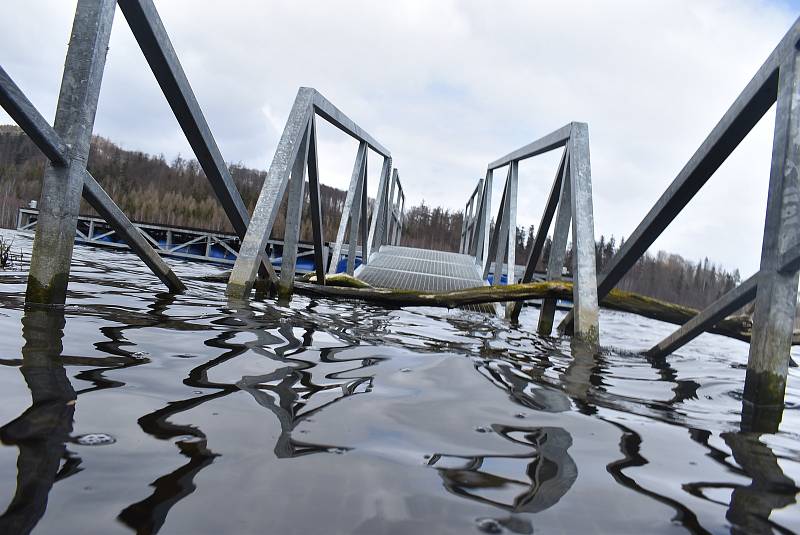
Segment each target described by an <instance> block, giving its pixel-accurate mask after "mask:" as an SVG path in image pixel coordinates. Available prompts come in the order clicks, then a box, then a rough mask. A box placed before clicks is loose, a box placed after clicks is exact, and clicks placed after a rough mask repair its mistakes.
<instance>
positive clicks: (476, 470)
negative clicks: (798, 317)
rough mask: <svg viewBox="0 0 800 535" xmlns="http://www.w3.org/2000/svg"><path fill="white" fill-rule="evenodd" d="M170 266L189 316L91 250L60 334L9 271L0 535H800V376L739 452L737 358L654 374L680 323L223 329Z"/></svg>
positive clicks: (349, 312)
mask: <svg viewBox="0 0 800 535" xmlns="http://www.w3.org/2000/svg"><path fill="white" fill-rule="evenodd" d="M17 244H18V245H19V246H20V247H22V248H23V249H25V250H29V248H30V240H29V239H28V238H23V237H18V238H17ZM171 263H172V264H173V265H175V267H176V271H177V272H178V274H179V275H180V276H182V277H185V278H186V279H187V280H188V282H189V286H190V291H189V292H188V293H187V294H185V295H180V296H169V295H166V294H163V293H159V292H161V286H160V284H159V283H158V281H157V280H156V279H155V278H154V277H152V276H150V275H148V274H147V272H146V271H145V268H144V267H143V266H142V265H140V264H139V263H138V261H137V260H136V259H135V258H134V257H132V256H131V255H128V254H125V253H118V252H110V251H106V250H98V249H92V248H87V247H77V248H76V252H75V261H74V264H73V266H74V267H73V280H72V283H71V285H70V295H69V300H68V306H67V308H66V311H65V312H63V313H60V314H59V313H52V312H44V311H30V310H29V311H27V312H26V311H24V310H23V306H22V296H23V294H24V284H23V279H22V275H23V274H24V273H25V271H26V270H27V266H26V265H24V264H23V265H21V266H19V268H18V269H17V270H15V271H10V272H5V273H3V274H0V303H1V304H2V310H1V311H0V396H1V397H0V425H2V427H1V428H0V439H2V447H0V513H2V516H0V533H4V534H5V533H16V532H26V531H28V530H30V529H33V531H34V532H35V533H102V534H108V533H130V532H136V533H155V532H161V533H179V534H183V533H186V534H190V533H214V534H216V533H298V534H309V533H364V534H381V533H481V532H486V533H667V532H687V531H688V532H697V533H705V532H712V533H727V532H730V531H734V532H736V531H737V530H738V531H740V532H744V533H759V532H765V533H768V532H775V533H788V532H793V531H799V530H800V506H798V505H797V503H796V500H797V498H798V496H797V494H798V488H797V483H796V482H798V481H800V440H799V439H800V374H798V371H797V370H798V369H797V368H792V369H791V372H790V373H791V377H790V380H789V386H788V395H787V402H788V404H787V409H786V410H785V411H784V414H783V420H782V423H781V426H780V430H779V432H777V433H774V434H756V433H745V432H741V431H740V412H741V404H740V398H741V391H742V384H743V380H744V373H745V370H744V364H745V362H746V359H747V345H746V344H743V343H740V342H737V341H733V340H729V339H725V338H721V337H718V336H714V335H703V336H702V337H700V338H699V339H698V340H696V341H695V342H694V343H693V344H691V345H690V346H687V347H686V348H685V349H684V350H682V351H681V352H680V354H678V355H674V356H673V357H671V358H670V359H668V360H648V359H646V358H644V357H642V356H639V355H636V354H633V353H631V352H630V350H636V349H643V348H646V347H649V344H651V343H652V342H654V341H656V340H658V339H659V338H660V337H662V336H663V335H665V334H667V333H668V332H670V331H671V330H672V329H673V328H674V327H673V326H671V325H666V324H662V323H659V322H654V321H650V320H646V319H643V318H639V317H635V316H630V315H626V314H621V313H612V312H606V311H604V312H603V315H602V325H601V327H602V331H603V343H604V345H605V346H608V348H607V349H605V350H603V351H602V353H601V354H599V355H593V354H591V353H588V352H586V351H584V350H582V349H581V348H579V347H574V348H572V347H571V346H570V343H569V340H568V339H558V338H548V339H543V338H540V337H538V336H536V335H534V334H532V332H533V331H534V326H535V322H536V314H537V312H536V310H535V309H526V310H525V312H524V313H523V317H522V325H521V327H520V328H519V329H510V328H509V327H508V326H507V325H506V324H505V323H503V322H501V321H499V320H497V319H493V318H489V317H486V316H482V315H479V314H472V313H465V312H460V311H451V312H446V311H442V310H438V309H423V308H419V309H409V310H387V309H383V308H379V307H374V306H370V305H365V304H363V303H342V302H339V303H337V302H331V301H326V300H310V299H307V298H302V297H298V298H296V299H295V300H294V301H293V302H292V303H291V305H290V306H288V307H281V306H276V305H275V304H274V303H253V304H252V305H248V306H242V305H238V306H236V307H231V305H230V304H229V303H227V302H226V300H225V298H224V295H223V291H224V288H223V285H221V284H218V283H207V282H201V281H198V280H196V279H195V280H192V279H191V277H196V276H198V275H202V274H208V273H213V272H217V271H219V270H218V269H217V268H214V267H211V266H208V265H200V264H191V263H181V262H174V261H173V262H171ZM612 347H613V348H612ZM58 357H60V358H58ZM795 358H796V357H795ZM76 400H77V401H76ZM106 435H107V436H106ZM3 511H4V512H3Z"/></svg>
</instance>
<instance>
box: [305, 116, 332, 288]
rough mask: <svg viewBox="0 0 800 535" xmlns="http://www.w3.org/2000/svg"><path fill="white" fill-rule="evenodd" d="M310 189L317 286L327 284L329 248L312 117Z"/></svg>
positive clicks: (314, 125)
mask: <svg viewBox="0 0 800 535" xmlns="http://www.w3.org/2000/svg"><path fill="white" fill-rule="evenodd" d="M307 153H308V158H307V161H306V167H307V168H308V189H309V195H308V196H309V208H310V210H311V233H312V235H313V239H314V268H315V271H316V273H317V284H322V285H324V284H325V271H326V270H327V268H328V266H327V262H328V248H327V247H326V246H325V245H324V243H325V239H324V237H323V235H322V203H321V202H320V193H319V162H318V160H317V119H316V117H315V116H314V115H312V116H311V132H310V135H309V137H308V151H307Z"/></svg>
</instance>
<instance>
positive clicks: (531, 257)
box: [507, 148, 572, 321]
mask: <svg viewBox="0 0 800 535" xmlns="http://www.w3.org/2000/svg"><path fill="white" fill-rule="evenodd" d="M568 154H569V148H565V149H564V152H563V153H562V154H561V161H560V162H559V164H558V170H557V171H556V177H555V179H554V180H553V185H552V186H551V187H550V194H549V195H548V196H547V204H545V206H544V212H542V218H541V220H540V221H539V227H538V229H537V231H536V238H534V240H533V245H532V246H531V250H530V251H528V262H527V263H526V264H525V273H523V275H522V282H523V283H525V282H531V281H532V280H533V274H534V273H535V272H536V265H537V264H538V263H539V258H540V257H541V256H542V251H543V250H544V243H545V241H546V240H547V233H548V232H549V231H550V224H551V223H552V221H553V215H554V214H555V213H556V207H557V206H558V202H559V197H560V195H561V189H562V183H563V182H565V181H566V180H567V179H566V177H567V172H568V171H567V162H568ZM571 210H572V206H571V205H570V206H569V211H570V213H571ZM551 254H552V253H551ZM562 263H563V262H562ZM521 310H522V303H520V302H514V303H511V304H510V305H509V312H508V314H507V315H508V318H509V319H510V320H511V321H517V320H518V319H519V314H520V311H521Z"/></svg>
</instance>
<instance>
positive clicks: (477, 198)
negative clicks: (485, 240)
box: [458, 178, 483, 256]
mask: <svg viewBox="0 0 800 535" xmlns="http://www.w3.org/2000/svg"><path fill="white" fill-rule="evenodd" d="M482 199H483V179H482V178H481V179H480V180H478V185H477V186H475V189H474V190H472V194H471V195H470V196H469V200H467V204H466V206H464V219H463V223H462V224H461V243H460V245H459V249H458V252H459V253H461V254H468V255H472V256H476V248H477V242H478V240H477V239H476V232H478V231H479V230H481V229H480V228H479V223H478V222H479V221H480V220H481V218H480V217H479V213H480V210H481V201H482Z"/></svg>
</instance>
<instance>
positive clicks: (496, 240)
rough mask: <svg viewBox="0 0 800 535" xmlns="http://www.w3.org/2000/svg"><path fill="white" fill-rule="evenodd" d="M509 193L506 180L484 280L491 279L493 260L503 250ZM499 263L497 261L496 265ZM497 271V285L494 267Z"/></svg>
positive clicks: (490, 243) (490, 242)
mask: <svg viewBox="0 0 800 535" xmlns="http://www.w3.org/2000/svg"><path fill="white" fill-rule="evenodd" d="M507 193H508V180H506V182H505V184H504V185H503V196H502V197H500V208H499V209H498V211H497V219H496V220H495V222H494V229H493V230H492V237H491V240H490V241H489V247H488V251H487V253H488V254H487V256H486V262H485V264H484V267H483V278H484V280H486V279H487V278H488V277H489V271H491V269H492V259H493V258H495V257H496V255H497V251H498V250H501V249H503V248H502V247H500V243H502V241H503V235H502V229H503V225H502V222H503V220H504V219H505V217H506V216H505V210H506V195H507ZM486 228H487V229H489V228H490V225H487V226H486ZM496 263H497V261H496V260H495V264H496ZM494 271H495V284H496V282H497V276H496V273H497V266H496V265H495V267H494Z"/></svg>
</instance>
